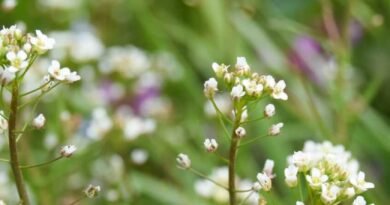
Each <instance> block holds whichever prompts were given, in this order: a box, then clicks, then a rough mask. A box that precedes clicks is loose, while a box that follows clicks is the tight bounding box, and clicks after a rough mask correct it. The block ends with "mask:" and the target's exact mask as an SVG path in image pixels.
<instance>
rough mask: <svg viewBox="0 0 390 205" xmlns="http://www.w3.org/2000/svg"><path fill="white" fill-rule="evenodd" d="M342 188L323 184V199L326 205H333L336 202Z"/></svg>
mask: <svg viewBox="0 0 390 205" xmlns="http://www.w3.org/2000/svg"><path fill="white" fill-rule="evenodd" d="M339 193H340V188H339V187H338V186H336V185H329V184H323V185H322V187H321V199H322V202H324V203H325V204H332V203H333V202H334V201H336V199H337V197H338V194H339Z"/></svg>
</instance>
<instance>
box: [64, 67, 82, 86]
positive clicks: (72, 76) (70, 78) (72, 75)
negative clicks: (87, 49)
mask: <svg viewBox="0 0 390 205" xmlns="http://www.w3.org/2000/svg"><path fill="white" fill-rule="evenodd" d="M64 69H66V71H65V72H64V71H63V70H64ZM67 70H69V68H63V69H61V71H62V72H63V75H64V76H65V82H67V83H73V82H76V81H79V80H80V79H81V77H80V76H79V75H78V74H77V72H76V71H73V72H70V70H69V72H68V71H67Z"/></svg>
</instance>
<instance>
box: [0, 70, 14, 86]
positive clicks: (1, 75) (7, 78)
mask: <svg viewBox="0 0 390 205" xmlns="http://www.w3.org/2000/svg"><path fill="white" fill-rule="evenodd" d="M15 77H16V75H15V72H11V71H10V69H9V67H8V68H6V69H5V70H3V69H0V83H1V85H2V86H4V85H7V84H8V83H10V82H12V81H13V80H14V79H15Z"/></svg>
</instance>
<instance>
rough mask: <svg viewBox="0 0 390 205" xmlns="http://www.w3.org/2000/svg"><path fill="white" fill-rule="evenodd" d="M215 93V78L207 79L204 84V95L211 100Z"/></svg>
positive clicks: (216, 89)
mask: <svg viewBox="0 0 390 205" xmlns="http://www.w3.org/2000/svg"><path fill="white" fill-rule="evenodd" d="M216 91H218V82H217V81H216V80H215V78H210V79H208V80H207V81H206V82H205V83H204V90H203V92H204V95H205V96H206V97H207V98H213V97H214V95H215V92H216Z"/></svg>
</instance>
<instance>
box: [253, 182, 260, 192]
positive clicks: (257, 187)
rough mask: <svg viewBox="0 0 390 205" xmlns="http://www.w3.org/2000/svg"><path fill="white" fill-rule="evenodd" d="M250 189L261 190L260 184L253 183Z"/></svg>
mask: <svg viewBox="0 0 390 205" xmlns="http://www.w3.org/2000/svg"><path fill="white" fill-rule="evenodd" d="M252 189H253V190H254V191H260V190H261V185H260V183H259V182H255V183H253V185H252Z"/></svg>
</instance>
